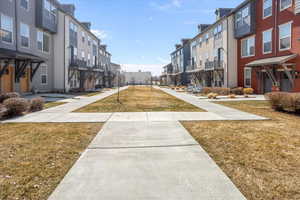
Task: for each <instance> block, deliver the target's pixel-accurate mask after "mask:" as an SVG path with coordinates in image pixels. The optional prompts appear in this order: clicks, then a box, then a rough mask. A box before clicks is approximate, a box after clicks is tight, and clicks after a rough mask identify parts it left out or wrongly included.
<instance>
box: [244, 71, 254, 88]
mask: <svg viewBox="0 0 300 200" xmlns="http://www.w3.org/2000/svg"><path fill="white" fill-rule="evenodd" d="M247 70H250V78H249V79H250V85H247V84H246V79H247V77H246V71H247ZM244 86H245V87H246V88H251V86H252V69H251V67H245V68H244Z"/></svg>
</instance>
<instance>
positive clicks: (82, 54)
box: [81, 51, 85, 60]
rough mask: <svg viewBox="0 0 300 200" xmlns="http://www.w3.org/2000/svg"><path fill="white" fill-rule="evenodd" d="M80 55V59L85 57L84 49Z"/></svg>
mask: <svg viewBox="0 0 300 200" xmlns="http://www.w3.org/2000/svg"><path fill="white" fill-rule="evenodd" d="M81 57H82V60H84V59H85V53H84V51H83V52H81Z"/></svg>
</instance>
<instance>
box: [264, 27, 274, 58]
mask: <svg viewBox="0 0 300 200" xmlns="http://www.w3.org/2000/svg"><path fill="white" fill-rule="evenodd" d="M270 31H271V51H267V52H265V42H264V33H266V32H270ZM262 50H263V54H270V53H272V52H273V28H270V29H268V30H265V31H263V32H262Z"/></svg>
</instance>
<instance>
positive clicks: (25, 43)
mask: <svg viewBox="0 0 300 200" xmlns="http://www.w3.org/2000/svg"><path fill="white" fill-rule="evenodd" d="M29 32H30V29H29V26H28V25H27V24H23V23H21V24H20V33H21V34H20V35H21V46H22V47H29V35H30V33H29Z"/></svg>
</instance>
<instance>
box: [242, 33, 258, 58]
mask: <svg viewBox="0 0 300 200" xmlns="http://www.w3.org/2000/svg"><path fill="white" fill-rule="evenodd" d="M254 53H255V37H254V36H252V37H249V38H246V39H244V40H242V57H249V56H254Z"/></svg>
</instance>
